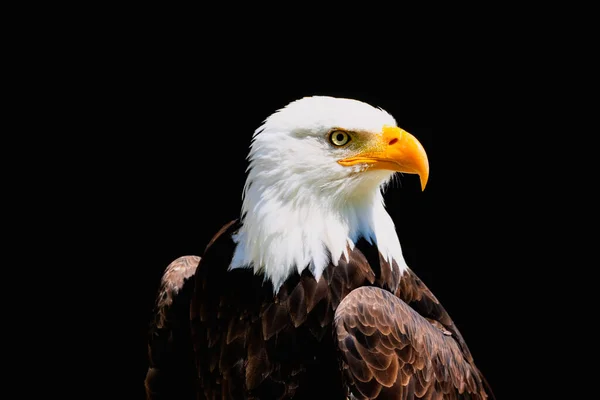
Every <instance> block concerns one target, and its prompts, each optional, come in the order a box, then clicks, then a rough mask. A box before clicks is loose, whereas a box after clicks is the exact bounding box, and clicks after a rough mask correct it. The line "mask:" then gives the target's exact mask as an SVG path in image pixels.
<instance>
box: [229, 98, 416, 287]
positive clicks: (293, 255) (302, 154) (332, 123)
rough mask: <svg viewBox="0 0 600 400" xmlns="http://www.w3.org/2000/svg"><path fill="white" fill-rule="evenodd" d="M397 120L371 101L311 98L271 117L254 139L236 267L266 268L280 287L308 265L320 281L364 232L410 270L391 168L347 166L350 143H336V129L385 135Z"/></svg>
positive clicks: (258, 270)
mask: <svg viewBox="0 0 600 400" xmlns="http://www.w3.org/2000/svg"><path fill="white" fill-rule="evenodd" d="M384 125H389V126H396V121H395V120H394V118H393V117H392V116H391V115H390V114H388V113H387V112H385V111H384V110H382V109H379V108H375V107H373V106H371V105H368V104H366V103H363V102H360V101H357V100H351V99H341V98H333V97H322V96H315V97H305V98H302V99H300V100H296V101H294V102H292V103H290V104H289V105H287V106H286V107H284V108H283V109H280V110H278V111H277V112H276V113H274V114H272V115H271V116H270V117H268V118H267V119H266V120H265V122H264V124H263V125H262V126H261V127H259V128H258V129H257V130H256V131H255V133H254V137H253V141H252V145H251V148H250V154H249V156H248V159H249V161H250V166H249V172H248V176H247V179H246V185H245V187H244V193H243V206H242V226H241V228H240V230H239V231H238V233H237V234H236V235H235V236H234V240H235V242H236V243H237V246H236V249H235V253H234V255H233V259H232V262H231V265H230V268H254V271H255V273H257V274H258V273H264V276H265V279H269V280H270V281H271V282H272V284H273V287H274V289H275V291H278V290H279V287H280V286H281V285H282V284H283V282H284V281H285V280H286V279H287V278H288V277H289V276H290V275H291V274H293V273H295V272H298V273H301V272H302V271H303V270H304V269H306V268H307V267H309V268H310V271H311V272H312V273H313V275H314V276H315V278H316V279H317V280H318V279H320V277H321V274H322V273H323V271H324V269H325V268H326V267H327V265H329V263H330V262H332V263H333V264H334V265H337V264H338V260H339V259H340V258H341V257H342V256H345V257H348V255H347V246H350V248H353V247H354V243H355V242H356V241H357V240H358V239H359V238H360V237H364V238H365V239H367V240H369V241H374V242H375V243H376V244H377V246H378V248H379V251H380V252H381V254H382V255H383V256H384V257H385V258H386V259H387V260H388V261H389V262H390V264H391V261H392V260H395V261H396V263H397V265H398V266H399V268H400V269H401V271H402V270H404V269H406V263H405V261H404V258H403V257H402V249H401V247H400V243H399V241H398V236H397V234H396V231H395V227H394V223H393V221H392V219H391V218H390V216H389V214H388V213H387V211H386V210H385V207H384V202H383V195H382V193H381V190H380V189H381V188H382V187H383V186H384V185H385V184H386V183H387V182H388V181H389V179H390V178H391V176H392V175H393V172H392V171H386V170H365V168H364V166H360V165H356V166H351V167H344V166H341V165H340V164H338V163H337V162H336V161H337V160H339V159H342V158H344V157H345V154H346V152H347V151H348V150H347V149H343V148H336V147H334V146H332V145H331V144H330V143H329V141H328V138H327V135H328V133H329V132H330V131H331V129H332V128H343V129H346V130H349V131H362V132H368V133H372V134H373V135H381V131H382V127H383V126H384Z"/></svg>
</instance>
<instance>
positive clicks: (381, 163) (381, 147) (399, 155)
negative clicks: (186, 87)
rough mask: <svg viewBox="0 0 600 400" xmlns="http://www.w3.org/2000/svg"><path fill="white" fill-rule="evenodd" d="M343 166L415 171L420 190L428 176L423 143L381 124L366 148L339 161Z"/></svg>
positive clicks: (395, 128) (409, 172) (396, 129)
mask: <svg viewBox="0 0 600 400" xmlns="http://www.w3.org/2000/svg"><path fill="white" fill-rule="evenodd" d="M338 163H339V164H340V165H343V166H345V167H348V166H351V165H357V164H367V165H369V168H370V169H385V170H390V171H395V172H404V173H408V174H418V175H419V178H420V179H421V190H425V185H427V179H428V178H429V161H428V160H427V153H425V149H424V148H423V145H421V143H420V142H419V141H418V140H417V138H415V137H414V136H413V135H411V134H410V133H408V132H406V131H405V130H402V129H400V128H398V127H396V126H384V127H383V132H382V135H381V136H378V138H377V140H376V142H375V143H370V145H369V148H368V149H366V150H365V151H364V152H361V153H359V154H357V155H354V156H352V157H348V158H344V159H343V160H339V161H338Z"/></svg>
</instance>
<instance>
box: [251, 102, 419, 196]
mask: <svg viewBox="0 0 600 400" xmlns="http://www.w3.org/2000/svg"><path fill="white" fill-rule="evenodd" d="M249 159H250V163H251V169H253V170H254V172H255V174H254V175H255V176H253V177H249V178H251V179H249V180H250V181H254V182H256V181H261V182H263V183H264V184H265V187H270V186H272V185H275V186H282V185H286V186H287V187H288V188H289V189H292V188H293V190H288V191H285V190H284V191H282V196H283V197H282V199H281V200H282V201H286V200H287V199H293V198H295V196H298V195H299V194H304V193H305V194H306V195H316V196H321V195H330V196H334V197H336V198H339V199H340V200H342V201H346V200H347V199H348V198H349V197H350V198H357V197H359V196H360V195H364V194H366V193H365V192H368V191H374V190H378V188H379V186H381V185H382V184H384V183H386V182H387V181H388V180H389V179H390V178H391V176H392V175H393V174H394V172H405V173H416V174H419V175H420V176H421V183H422V187H423V188H424V187H425V184H426V182H427V178H428V175H429V164H428V160H427V155H426V153H425V150H424V149H423V147H422V146H421V144H420V143H419V142H418V141H417V139H415V138H414V136H412V135H411V134H409V133H408V132H406V131H404V130H402V129H400V128H398V127H397V125H396V121H395V120H394V118H393V117H392V116H391V115H390V114H388V113H387V112H386V111H384V110H382V109H380V108H375V107H373V106H371V105H369V104H366V103H363V102H360V101H357V100H352V99H340V98H333V97H325V96H317V97H306V98H303V99H300V100H297V101H294V102H292V103H290V104H289V105H288V106H286V107H285V108H283V109H281V110H279V111H278V112H276V113H274V114H273V115H271V116H270V117H269V118H267V119H266V120H265V122H264V124H263V125H262V126H261V127H260V128H259V129H257V131H256V132H255V135H254V140H253V143H252V147H251V151H250V154H249ZM310 188H312V190H310ZM296 199H297V198H296Z"/></svg>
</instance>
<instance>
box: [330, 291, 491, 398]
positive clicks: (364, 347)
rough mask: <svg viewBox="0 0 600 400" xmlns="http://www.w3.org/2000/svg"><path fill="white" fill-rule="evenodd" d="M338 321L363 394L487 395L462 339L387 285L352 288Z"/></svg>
mask: <svg viewBox="0 0 600 400" xmlns="http://www.w3.org/2000/svg"><path fill="white" fill-rule="evenodd" d="M365 313H366V314H369V315H368V316H365ZM334 324H335V328H336V335H337V342H338V347H339V349H340V350H341V354H342V359H343V363H344V364H345V365H346V366H347V368H346V369H345V371H346V378H347V380H348V382H349V386H350V388H351V391H352V393H353V394H354V396H356V397H357V398H358V399H397V398H406V399H412V398H414V396H416V397H417V398H432V399H434V398H441V397H443V398H447V399H460V398H463V397H464V396H467V394H468V396H470V397H464V398H470V399H473V400H476V399H487V395H486V394H485V391H484V388H483V383H482V381H481V379H480V378H479V372H478V371H477V369H476V368H475V366H474V365H473V364H472V363H471V362H470V361H469V360H468V359H467V358H465V355H464V353H463V349H462V348H461V346H460V344H459V343H458V342H457V341H456V340H455V339H454V338H453V337H452V336H448V335H446V334H444V333H443V332H442V331H441V330H440V329H439V328H437V327H436V326H434V325H433V324H431V323H430V322H429V321H428V320H427V319H426V318H424V317H423V316H421V315H420V314H419V313H418V312H416V311H415V310H414V309H413V308H411V307H410V306H409V305H408V304H406V303H405V302H404V301H402V300H401V299H400V298H398V297H396V296H394V295H393V294H392V293H390V292H388V291H386V290H384V289H381V288H377V287H361V288H357V289H355V290H353V291H352V292H351V293H350V294H349V295H348V296H346V297H345V298H344V300H342V302H341V303H340V305H339V307H338V309H337V310H336V313H335V319H334ZM374 326H375V327H376V329H375V330H374V329H373V327H374ZM390 349H393V350H394V351H393V352H392V351H390ZM375 386H379V387H380V389H379V390H374V387H375ZM413 392H414V396H413V395H412V394H410V393H413Z"/></svg>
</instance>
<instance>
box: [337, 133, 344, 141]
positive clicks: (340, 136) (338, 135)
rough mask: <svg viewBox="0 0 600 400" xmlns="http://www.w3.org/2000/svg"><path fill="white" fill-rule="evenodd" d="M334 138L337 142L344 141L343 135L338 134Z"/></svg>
mask: <svg viewBox="0 0 600 400" xmlns="http://www.w3.org/2000/svg"><path fill="white" fill-rule="evenodd" d="M335 138H336V139H337V141H338V142H341V141H342V140H344V134H342V133H338V134H337V135H336V137H335Z"/></svg>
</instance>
